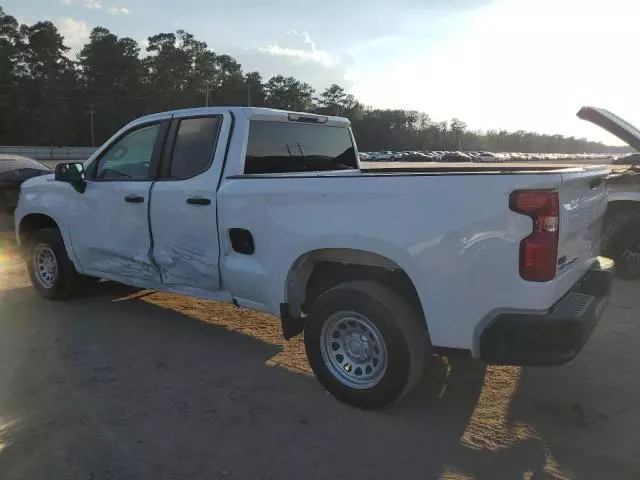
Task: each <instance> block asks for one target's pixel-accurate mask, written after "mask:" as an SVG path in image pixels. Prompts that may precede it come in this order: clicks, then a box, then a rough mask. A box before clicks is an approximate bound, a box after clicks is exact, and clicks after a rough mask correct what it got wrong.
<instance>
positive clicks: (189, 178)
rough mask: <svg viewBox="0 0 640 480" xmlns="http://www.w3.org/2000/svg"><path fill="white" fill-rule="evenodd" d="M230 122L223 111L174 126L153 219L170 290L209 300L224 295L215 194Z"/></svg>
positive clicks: (154, 194) (184, 117) (158, 261)
mask: <svg viewBox="0 0 640 480" xmlns="http://www.w3.org/2000/svg"><path fill="white" fill-rule="evenodd" d="M230 122H231V117H230V113H229V112H228V111H226V112H225V111H223V110H220V114H204V115H188V114H177V115H176V116H175V117H174V119H173V120H172V122H171V127H170V129H169V133H168V136H167V144H166V148H165V150H164V154H163V158H162V165H161V173H160V177H159V178H158V181H157V182H156V183H155V184H154V185H153V188H152V191H151V208H150V215H149V218H150V220H151V234H152V239H153V258H154V263H155V265H157V266H158V268H159V269H160V273H161V276H162V282H163V285H164V287H163V288H164V289H165V290H169V291H175V292H179V293H185V294H191V295H195V296H202V297H205V298H206V297H210V296H211V295H210V294H211V293H213V292H217V291H218V290H219V289H220V277H219V275H220V273H219V265H218V263H219V253H220V246H219V240H218V224H217V209H216V191H217V188H218V183H219V179H220V174H221V171H222V167H223V163H224V155H225V149H226V144H227V136H228V134H229V128H230V127H229V125H230Z"/></svg>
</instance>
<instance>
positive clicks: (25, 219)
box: [16, 212, 80, 271]
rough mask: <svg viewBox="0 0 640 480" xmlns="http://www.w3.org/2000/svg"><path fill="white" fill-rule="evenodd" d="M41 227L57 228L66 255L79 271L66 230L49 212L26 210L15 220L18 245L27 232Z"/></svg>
mask: <svg viewBox="0 0 640 480" xmlns="http://www.w3.org/2000/svg"><path fill="white" fill-rule="evenodd" d="M43 228H57V229H58V230H59V231H60V235H61V236H62V241H63V242H64V246H65V249H66V250H67V255H68V256H69V259H70V260H71V262H72V263H73V265H74V267H75V268H76V270H78V271H80V264H79V263H78V262H77V260H76V257H75V254H74V252H73V249H72V248H71V241H70V239H69V237H68V232H66V231H65V230H64V229H63V228H61V224H60V222H59V221H58V220H57V219H56V218H55V217H54V216H53V215H50V214H49V213H43V212H27V213H25V214H24V215H23V216H22V217H21V218H20V219H19V220H18V221H17V222H16V240H17V243H18V247H20V248H22V247H23V244H24V240H25V238H26V237H27V236H28V235H29V232H34V231H36V230H40V229H43Z"/></svg>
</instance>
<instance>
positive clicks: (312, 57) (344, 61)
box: [228, 31, 353, 91]
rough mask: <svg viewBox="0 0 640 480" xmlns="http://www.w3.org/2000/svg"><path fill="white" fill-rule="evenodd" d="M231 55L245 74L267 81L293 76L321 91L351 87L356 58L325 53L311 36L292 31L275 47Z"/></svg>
mask: <svg viewBox="0 0 640 480" xmlns="http://www.w3.org/2000/svg"><path fill="white" fill-rule="evenodd" d="M228 53H230V54H231V55H233V56H234V57H235V58H237V59H238V61H239V62H240V63H241V64H242V66H243V69H244V70H245V71H253V70H257V71H259V72H260V73H261V74H262V76H263V77H264V79H265V80H268V79H269V78H270V77H272V76H274V75H284V76H292V77H295V78H297V79H298V80H301V81H303V82H307V83H309V84H310V85H311V86H312V87H314V88H315V89H316V90H318V91H320V90H323V89H325V88H326V87H327V86H329V85H330V84H332V83H340V84H342V85H345V84H347V85H346V86H347V87H348V86H349V85H350V83H349V82H348V81H345V76H346V73H347V70H348V69H349V68H350V67H351V66H352V65H353V58H352V57H351V56H349V55H335V54H331V53H329V52H328V51H325V50H322V49H321V48H319V47H318V46H317V45H316V43H315V42H314V41H313V40H312V39H311V37H310V35H309V34H308V33H307V32H298V31H290V32H287V33H286V34H285V35H283V36H282V37H281V38H280V39H279V40H278V41H277V42H276V43H274V44H269V45H267V46H265V47H259V48H249V47H245V48H242V49H235V50H234V49H231V51H229V52H228Z"/></svg>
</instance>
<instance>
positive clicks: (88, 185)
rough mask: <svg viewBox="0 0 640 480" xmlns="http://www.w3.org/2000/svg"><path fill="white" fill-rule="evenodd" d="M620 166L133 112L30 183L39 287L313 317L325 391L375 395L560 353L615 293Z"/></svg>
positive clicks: (249, 121)
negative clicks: (614, 172) (113, 288)
mask: <svg viewBox="0 0 640 480" xmlns="http://www.w3.org/2000/svg"><path fill="white" fill-rule="evenodd" d="M607 173H608V170H606V169H602V168H600V167H597V168H575V167H574V168H563V167H554V166H548V165H547V166H528V165H521V166H509V165H508V164H500V165H489V164H484V165H477V164H469V165H461V164H456V165H447V164H438V165H436V166H433V165H429V164H425V165H422V166H420V164H415V163H412V164H407V165H403V164H398V163H393V164H386V165H385V164H379V165H377V166H376V167H371V168H365V167H363V166H361V165H360V163H359V159H358V152H357V149H356V145H355V142H354V140H353V135H352V133H351V129H350V124H349V121H348V120H346V119H344V118H336V117H325V116H317V115H310V114H303V113H290V112H283V111H278V110H269V109H260V108H200V109H190V110H180V111H173V112H166V113H159V114H155V115H151V116H147V117H144V118H140V119H138V120H135V121H134V122H132V123H130V124H128V125H126V126H125V127H124V128H122V129H121V130H120V131H119V132H117V133H116V134H115V135H114V136H113V137H112V138H111V139H110V140H108V141H107V142H106V143H105V144H104V145H103V146H102V147H101V148H100V149H99V150H98V151H97V152H96V153H95V154H94V155H93V156H92V157H91V158H90V159H89V160H87V161H86V162H85V163H84V165H82V164H73V163H68V164H62V165H58V166H57V168H56V171H55V175H46V176H42V177H38V178H34V179H30V180H27V181H26V182H25V183H24V184H23V185H22V188H21V194H20V199H19V203H18V207H17V209H16V214H15V227H16V232H17V236H18V242H19V244H20V245H21V249H22V252H23V255H24V257H25V260H26V263H27V266H28V269H29V272H30V275H31V279H32V282H33V285H34V287H35V288H36V289H37V290H38V292H40V294H41V295H43V296H44V297H46V298H49V299H60V298H64V297H67V296H68V295H69V294H71V293H73V288H74V286H75V285H77V282H78V281H81V280H82V279H84V278H85V277H97V278H105V279H110V280H114V281H117V282H122V283H125V284H130V285H133V286H137V287H142V288H147V289H155V290H161V291H165V292H175V293H178V294H184V295H191V296H194V297H199V298H204V299H211V300H219V301H225V302H232V303H234V304H236V305H240V306H243V307H248V308H251V309H255V310H260V311H263V312H269V313H272V314H274V315H278V316H279V317H280V318H281V320H282V328H283V334H284V336H285V337H286V338H290V337H292V336H294V335H296V334H298V333H301V332H303V331H304V340H305V345H306V349H307V355H308V359H309V363H310V364H311V367H312V368H313V370H314V372H315V374H316V376H317V378H318V379H319V380H320V382H321V383H322V384H323V385H324V387H325V388H326V389H327V390H328V391H329V392H331V393H332V394H333V395H334V396H336V397H337V398H338V399H340V400H342V401H344V402H347V403H349V404H352V405H355V406H358V407H361V408H379V407H383V406H386V405H389V404H391V403H392V402H394V401H395V400H397V399H399V398H400V397H402V396H403V395H404V394H405V393H407V392H408V391H409V390H410V389H411V388H412V387H413V386H414V385H415V383H416V382H417V380H418V379H419V378H420V376H421V374H422V372H423V370H424V367H425V365H426V364H427V362H428V359H429V358H430V356H431V354H432V353H434V352H442V351H444V352H451V351H465V352H470V353H471V355H472V356H473V357H475V358H477V359H480V360H483V361H485V362H487V363H491V364H511V365H554V364H561V363H564V362H566V361H568V360H570V359H571V358H573V357H574V356H575V355H576V354H577V353H578V352H579V351H580V349H581V348H582V346H583V345H584V344H585V342H586V341H587V339H588V337H589V335H590V333H591V331H592V329H593V328H594V326H595V324H596V323H597V321H598V318H599V317H600V315H601V314H602V311H603V309H604V307H605V305H606V302H607V298H608V295H609V290H610V284H611V276H612V274H611V273H612V272H611V270H612V262H610V261H609V260H606V259H603V258H601V257H598V254H599V248H600V233H601V223H602V221H601V219H602V216H603V214H604V212H605V209H606V204H607V196H606V189H605V184H604V183H603V181H602V178H603V177H604V176H605V175H606V174H607Z"/></svg>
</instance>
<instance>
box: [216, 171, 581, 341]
mask: <svg viewBox="0 0 640 480" xmlns="http://www.w3.org/2000/svg"><path fill="white" fill-rule="evenodd" d="M560 182H561V177H560V175H557V174H549V173H547V174H518V175H505V174H502V175H477V174H476V175H369V174H367V175H344V176H318V177H271V178H264V177H260V176H253V177H251V176H245V177H241V178H237V179H230V180H225V181H224V182H223V184H222V186H221V188H220V190H219V193H218V215H219V228H220V232H221V260H220V268H221V273H222V278H223V288H224V289H225V290H226V291H228V292H230V293H231V294H232V295H233V296H234V297H236V298H238V299H239V301H240V303H241V304H244V305H247V306H250V307H253V308H258V309H261V310H265V311H269V312H272V313H274V314H278V313H279V305H280V303H282V302H286V298H285V283H286V278H287V275H288V273H289V270H290V268H291V266H292V265H293V264H294V262H295V261H296V259H298V258H299V257H300V256H302V255H304V254H305V253H308V252H310V251H313V250H316V249H324V248H352V249H357V250H363V251H369V252H372V253H376V254H379V255H382V256H385V257H387V258H389V259H390V260H392V261H393V262H395V263H396V264H398V265H399V266H400V267H401V268H402V269H404V270H405V272H406V273H407V274H408V275H409V277H410V278H411V280H412V281H413V283H414V285H415V287H416V290H417V291H418V293H419V295H420V300H421V302H422V306H423V309H424V312H425V315H426V319H427V324H428V328H429V332H430V334H431V338H432V341H433V343H434V345H437V346H443V347H456V348H469V349H471V348H472V347H473V338H474V331H475V329H476V328H477V327H478V325H479V324H480V323H481V322H482V321H483V320H484V319H485V318H487V316H488V315H490V314H491V313H492V312H497V311H503V310H540V311H543V310H546V309H548V308H549V307H550V306H551V305H552V304H553V303H554V302H555V301H556V300H557V299H558V298H560V296H562V295H563V294H564V293H566V291H567V290H568V289H569V288H570V287H571V285H572V284H571V283H570V282H571V281H572V278H568V277H567V278H564V279H559V280H558V281H554V282H550V283H544V284H535V283H531V282H525V281H523V280H521V279H520V276H519V271H518V262H519V244H520V241H521V240H522V238H524V237H525V236H527V235H528V234H529V233H530V232H531V229H532V226H531V220H530V219H529V218H528V217H524V216H522V215H518V214H516V213H514V212H512V211H510V210H509V195H510V193H511V192H512V191H513V190H516V189H520V188H557V187H558V186H559V185H560ZM234 227H237V228H245V229H248V230H249V231H250V232H251V233H252V234H253V236H254V239H255V244H256V250H255V253H254V254H253V255H242V254H239V253H236V252H234V251H233V249H232V248H231V246H230V243H229V239H228V230H229V229H230V228H234Z"/></svg>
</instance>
